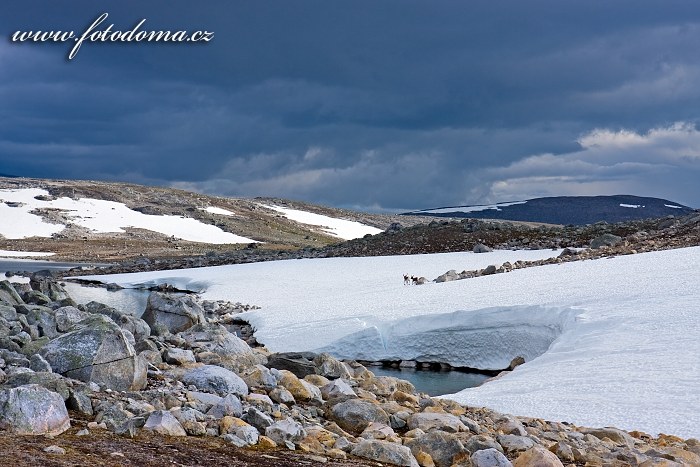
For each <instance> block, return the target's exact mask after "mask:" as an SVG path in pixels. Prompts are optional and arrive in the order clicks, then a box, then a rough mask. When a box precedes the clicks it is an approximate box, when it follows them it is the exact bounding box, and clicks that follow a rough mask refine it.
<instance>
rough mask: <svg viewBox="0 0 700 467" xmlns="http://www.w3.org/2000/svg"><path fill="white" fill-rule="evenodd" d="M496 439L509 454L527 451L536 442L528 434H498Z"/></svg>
mask: <svg viewBox="0 0 700 467" xmlns="http://www.w3.org/2000/svg"><path fill="white" fill-rule="evenodd" d="M496 439H497V440H498V444H500V445H501V447H503V450H504V451H505V452H507V453H508V454H512V453H516V452H522V451H527V450H528V449H530V448H532V447H533V446H534V445H535V442H534V441H533V440H532V439H531V438H529V437H527V436H518V435H498V437H497V438H496Z"/></svg>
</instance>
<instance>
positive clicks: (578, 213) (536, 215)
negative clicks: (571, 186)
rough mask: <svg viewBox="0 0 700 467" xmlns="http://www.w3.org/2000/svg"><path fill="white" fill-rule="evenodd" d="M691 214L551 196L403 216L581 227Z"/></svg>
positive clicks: (680, 208) (659, 205)
mask: <svg viewBox="0 0 700 467" xmlns="http://www.w3.org/2000/svg"><path fill="white" fill-rule="evenodd" d="M692 211H693V209H692V208H689V207H688V206H684V205H682V204H678V203H674V202H672V201H668V200H665V199H660V198H648V197H640V196H631V195H615V196H555V197H549V198H535V199H530V200H527V201H515V202H510V203H498V204H488V205H475V206H451V207H444V208H436V209H424V210H420V211H411V212H407V213H405V214H404V215H407V216H411V215H421V216H437V217H469V218H476V219H506V220H512V221H525V222H545V223H548V224H573V225H584V224H593V223H595V222H600V221H605V222H610V223H613V222H624V221H630V220H636V219H650V218H656V217H664V216H668V215H673V216H682V215H685V214H688V213H690V212H692Z"/></svg>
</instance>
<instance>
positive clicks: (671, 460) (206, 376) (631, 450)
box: [0, 276, 700, 467]
mask: <svg viewBox="0 0 700 467" xmlns="http://www.w3.org/2000/svg"><path fill="white" fill-rule="evenodd" d="M246 308H247V307H246V306H244V305H241V304H231V303H227V302H211V301H205V302H202V301H200V300H199V299H198V298H197V297H195V296H192V295H182V294H169V293H161V292H154V293H152V294H151V296H150V297H149V300H148V305H147V308H146V310H145V313H144V314H143V318H142V319H141V318H137V317H135V316H133V315H130V314H124V313H120V312H118V311H117V310H114V309H112V308H109V307H107V306H105V305H101V304H98V303H94V302H92V303H89V304H87V305H85V306H75V303H74V302H73V301H72V300H71V298H70V297H69V296H68V294H67V293H66V292H65V290H64V289H63V288H62V287H61V285H60V284H58V283H56V282H53V281H51V280H49V279H46V278H44V277H41V276H34V277H33V278H32V280H31V281H30V283H29V284H11V283H9V282H7V281H3V282H0V430H3V431H4V433H3V436H2V438H3V441H2V442H0V445H3V443H4V444H5V447H8V448H9V449H10V452H11V453H12V454H13V457H12V459H13V462H14V463H15V464H16V463H17V461H18V460H21V459H27V456H28V455H29V456H30V457H29V462H28V463H41V464H43V465H60V463H61V459H62V458H63V459H65V461H66V462H71V461H74V460H75V459H76V456H78V455H80V454H81V453H87V454H89V455H96V456H102V457H101V458H98V459H94V458H90V457H89V456H86V460H85V461H83V462H84V463H85V465H99V464H100V463H103V464H104V463H108V464H113V465H155V464H154V462H156V461H159V462H161V463H163V462H171V461H173V462H178V463H182V464H190V465H192V464H196V465H199V464H204V463H207V464H208V465H223V464H224V463H226V459H230V462H231V465H294V463H296V464H297V465H299V464H308V465H313V464H320V463H326V464H328V465H364V464H367V465H379V464H377V462H379V463H382V464H393V465H403V466H411V467H413V466H423V467H428V466H437V467H443V466H445V467H449V466H454V467H459V466H464V467H467V466H473V467H486V466H502V467H508V466H516V467H521V466H522V467H524V466H532V465H538V466H545V467H546V466H552V467H556V466H563V465H567V466H584V465H589V466H593V465H601V466H602V465H606V466H607V465H610V466H627V465H629V466H645V467H653V466H658V467H661V466H676V465H699V464H700V442H699V441H698V440H696V439H681V438H678V437H675V436H671V435H659V436H651V435H649V434H645V433H641V432H625V431H622V430H618V429H615V428H601V427H595V428H585V427H578V426H573V425H570V424H567V423H558V422H551V421H546V420H541V419H534V418H527V417H514V416H510V415H506V414H500V413H496V412H494V411H492V410H488V409H485V408H479V407H468V406H462V405H459V404H457V403H455V402H452V401H449V400H443V399H436V398H431V397H429V396H427V395H425V394H421V393H418V392H417V391H416V390H415V388H414V387H413V386H412V385H411V384H410V383H409V382H407V381H403V380H399V379H396V378H392V377H377V376H375V375H374V374H373V373H372V372H371V371H369V370H368V369H367V368H366V367H364V366H363V365H361V364H359V363H357V362H354V361H345V362H343V361H338V360H336V359H334V358H333V357H331V356H330V355H328V354H319V355H316V354H270V353H269V352H267V351H266V349H265V348H262V347H256V346H251V345H249V343H251V344H254V340H253V339H252V338H250V337H249V338H248V339H247V341H246V340H244V339H241V338H240V337H238V336H237V335H236V333H235V331H236V330H237V329H238V327H237V326H240V322H239V320H237V317H236V315H237V314H238V313H239V312H240V311H242V310H244V309H246ZM232 331H233V332H232ZM33 435H44V436H48V439H45V440H43V441H40V442H38V443H34V446H33V447H32V448H30V449H28V450H27V451H24V450H22V449H21V447H20V446H22V445H23V444H26V438H23V436H33ZM115 435H118V436H121V439H120V440H119V441H117V438H115V437H114V436H115ZM163 437H165V438H163ZM190 439H192V440H191V441H187V440H190ZM7 440H16V443H17V444H16V445H15V446H7ZM127 440H128V441H127ZM171 440H172V441H171ZM88 444H90V446H92V447H90V448H88V447H86V446H87V445H88ZM159 444H162V446H159V447H158V448H157V451H158V457H157V458H156V457H154V449H155V448H154V446H158V445H159ZM37 445H38V446H42V450H41V451H39V450H38V449H37ZM20 450H21V452H20ZM242 450H243V451H242ZM287 451H295V452H298V453H303V455H302V456H297V457H293V456H290V455H289V454H286V452H287ZM30 453H32V454H30ZM4 455H5V451H3V453H2V454H0V458H2V456H4ZM107 456H109V457H107ZM197 456H202V457H201V458H198V457H197ZM93 460H95V461H97V462H92V461H93ZM78 462H80V463H81V464H82V463H83V462H81V461H80V460H78ZM20 465H21V464H20Z"/></svg>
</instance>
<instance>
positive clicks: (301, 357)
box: [266, 352, 316, 378]
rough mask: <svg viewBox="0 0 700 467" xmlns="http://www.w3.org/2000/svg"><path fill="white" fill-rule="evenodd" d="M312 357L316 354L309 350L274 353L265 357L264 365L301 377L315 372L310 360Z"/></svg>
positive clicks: (314, 366)
mask: <svg viewBox="0 0 700 467" xmlns="http://www.w3.org/2000/svg"><path fill="white" fill-rule="evenodd" d="M314 358H316V354H314V353H311V352H303V353H299V352H287V353H276V354H272V355H270V356H269V357H268V358H267V365H266V366H267V367H268V368H276V369H278V370H287V371H291V372H292V373H294V375H295V376H296V377H297V378H303V377H305V376H307V375H315V374H316V365H314V363H313V362H312V361H311V360H313V359H314Z"/></svg>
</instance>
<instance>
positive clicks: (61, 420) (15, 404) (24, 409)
mask: <svg viewBox="0 0 700 467" xmlns="http://www.w3.org/2000/svg"><path fill="white" fill-rule="evenodd" d="M68 428H70V419H69V418H68V411H67V410H66V405H65V404H64V402H63V397H61V396H60V395H59V394H57V393H55V392H52V391H49V390H48V389H45V388H43V387H41V386H39V385H36V384H30V385H27V386H20V387H17V388H11V389H5V390H2V391H0V429H2V430H6V431H9V432H10V433H15V434H18V435H52V436H55V435H59V434H61V433H63V432H64V431H66V430H67V429H68Z"/></svg>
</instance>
